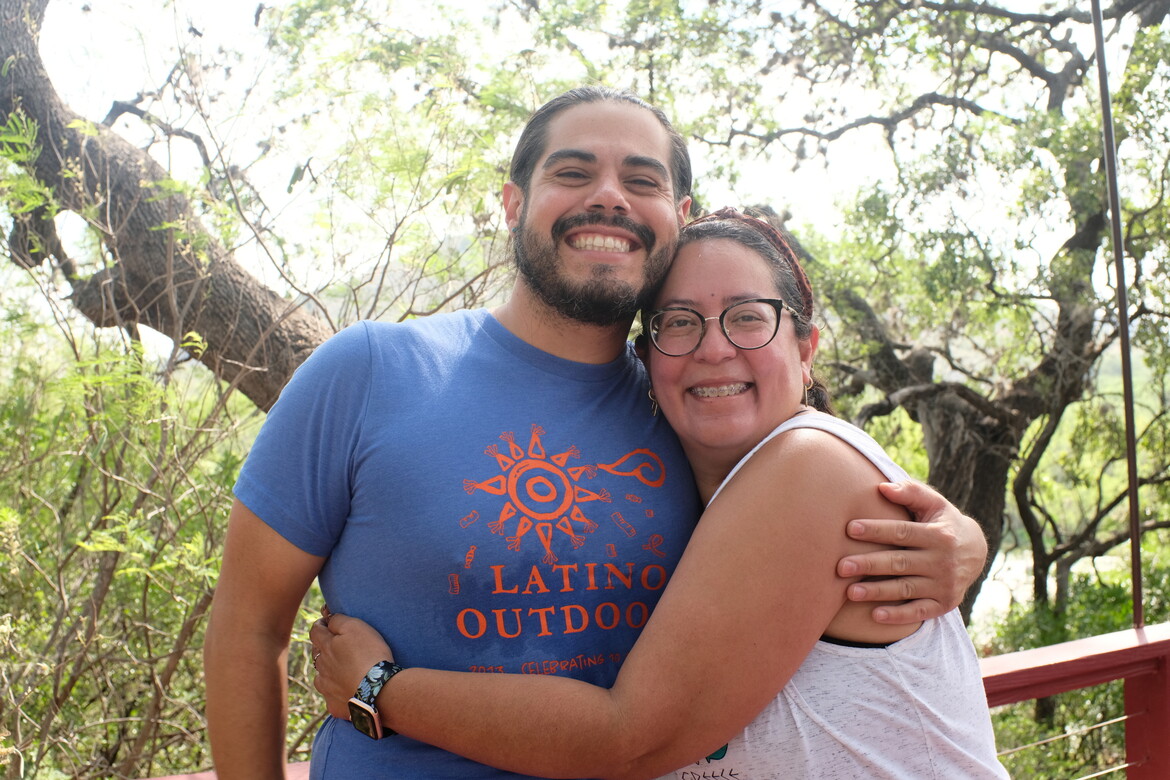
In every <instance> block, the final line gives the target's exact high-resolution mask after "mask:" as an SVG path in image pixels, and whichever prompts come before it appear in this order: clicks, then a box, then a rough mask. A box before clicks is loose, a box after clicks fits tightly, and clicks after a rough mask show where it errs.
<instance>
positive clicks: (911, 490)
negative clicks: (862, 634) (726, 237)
mask: <svg viewBox="0 0 1170 780" xmlns="http://www.w3.org/2000/svg"><path fill="white" fill-rule="evenodd" d="M880 489H881V491H882V494H883V495H884V496H885V497H886V498H887V499H889V500H890V501H892V502H893V503H895V504H901V505H902V506H904V507H906V508H907V509H909V510H910V511H911V512H913V513H914V515H915V517H916V519H917V522H913V521H910V520H877V519H874V520H868V519H867V520H853V521H852V522H850V523H849V524H848V526H846V531H847V532H848V534H849V536H850V537H851V538H853V539H857V540H859V541H867V542H878V543H880V544H887V545H895V546H896V547H898V548H902V549H895V550H880V551H877V552H870V553H862V554H858V555H850V556H847V557H845V558H842V559H841V561H840V563H838V565H837V573H838V574H840V575H841V576H842V577H857V576H863V577H890V578H891V579H883V580H868V581H865V582H857V583H854V584H852V585H850V586H849V588H848V590H847V595H848V597H849V599H850V600H851V601H885V602H888V601H905V603H904V604H899V605H890V604H883V605H881V606H878V607H875V608H874V610H873V619H874V621H876V622H878V623H917V622H919V621H921V620H926V619H929V618H933V617H938V616H940V615H944V614H946V613H947V612H949V611H951V610H952V609H954V608H955V607H957V606H959V604H960V603H961V602H962V600H963V596H964V595H966V593H967V589H968V588H970V587H971V584H972V583H974V582H975V580H976V579H978V577H979V575H980V573H981V572H982V571H983V567H984V565H985V564H986V563H987V538H986V537H985V536H984V535H983V529H982V528H980V527H979V524H978V523H976V522H975V521H974V520H972V519H971V518H970V517H967V516H966V515H964V514H963V513H962V512H960V511H959V510H958V509H956V508H955V506H954V505H953V504H951V503H950V502H949V501H947V500H946V499H945V498H944V497H943V496H942V494H940V493H939V492H937V491H935V490H933V489H931V488H929V487H927V486H926V485H923V484H922V483H920V482H912V481H911V482H896V483H885V484H883V485H881V486H880Z"/></svg>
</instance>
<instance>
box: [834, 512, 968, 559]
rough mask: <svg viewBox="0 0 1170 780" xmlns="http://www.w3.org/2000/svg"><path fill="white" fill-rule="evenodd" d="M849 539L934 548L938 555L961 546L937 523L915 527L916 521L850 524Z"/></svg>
mask: <svg viewBox="0 0 1170 780" xmlns="http://www.w3.org/2000/svg"><path fill="white" fill-rule="evenodd" d="M845 529H846V533H848V534H849V538H851V539H856V540H859V541H874V543H876V544H885V545H893V546H895V547H911V548H915V550H917V548H931V550H935V551H938V552H947V551H951V550H954V548H955V547H957V545H958V540H957V539H956V538H955V534H954V532H952V530H950V529H948V527H947V526H944V525H942V524H938V523H915V522H913V520H892V519H865V520H849V523H848V525H846V526H845Z"/></svg>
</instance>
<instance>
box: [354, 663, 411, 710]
mask: <svg viewBox="0 0 1170 780" xmlns="http://www.w3.org/2000/svg"><path fill="white" fill-rule="evenodd" d="M401 671H402V667H401V666H399V665H398V664H396V663H392V662H390V661H379V662H378V663H376V664H374V666H373V667H372V668H371V669H370V671H368V672H366V676H365V677H363V678H362V681H361V682H360V683H359V684H358V689H357V693H355V694H354V698H356V699H360V700H361V701H364V702H365V703H366V704H368V705H370V706H371V707H373V706H374V699H376V698H378V693H379V692H380V691H381V690H382V686H383V685H385V684H386V683H387V682H389V681H390V678H391V677H393V676H394V675H396V674H398V673H399V672H401Z"/></svg>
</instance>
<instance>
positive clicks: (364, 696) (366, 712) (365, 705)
mask: <svg viewBox="0 0 1170 780" xmlns="http://www.w3.org/2000/svg"><path fill="white" fill-rule="evenodd" d="M401 671H402V667H401V666H399V665H398V664H396V663H393V662H391V661H379V662H378V663H376V664H374V665H373V667H371V668H370V671H368V672H366V676H365V677H363V678H362V681H361V683H360V684H359V685H358V689H357V693H355V694H354V695H353V698H352V699H350V700H349V719H350V721H352V722H353V727H354V728H355V729H357V730H358V731H360V732H361V733H363V734H365V735H366V736H367V737H369V738H370V739H381V738H382V737H392V736H394V735H395V734H397V733H398V732H396V731H394V730H393V729H383V728H382V718H381V717H379V715H378V708H377V707H375V706H374V700H375V699H377V698H378V693H379V691H381V690H382V686H383V685H385V684H386V683H387V682H389V681H390V678H391V677H393V676H394V675H396V674H398V673H399V672H401Z"/></svg>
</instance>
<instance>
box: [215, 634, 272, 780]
mask: <svg viewBox="0 0 1170 780" xmlns="http://www.w3.org/2000/svg"><path fill="white" fill-rule="evenodd" d="M286 656H287V647H276V648H273V647H271V646H266V645H265V644H264V643H263V642H262V641H261V640H259V639H258V638H257V637H255V636H253V637H250V638H249V637H247V636H246V635H245V636H239V635H237V636H233V637H231V639H230V641H229V640H228V638H227V637H223V638H221V637H219V636H217V635H216V633H214V632H213V631H212V630H211V629H209V630H208V634H207V642H206V648H205V651H204V663H205V671H206V675H207V731H208V736H209V738H210V740H211V754H212V759H213V760H214V762H215V769H216V774H217V776H218V777H219V780H282V778H284V769H285V763H286V758H285V744H284V740H285V724H286V723H287V721H288V684H287V678H286V674H285V672H284V669H285V662H286Z"/></svg>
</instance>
